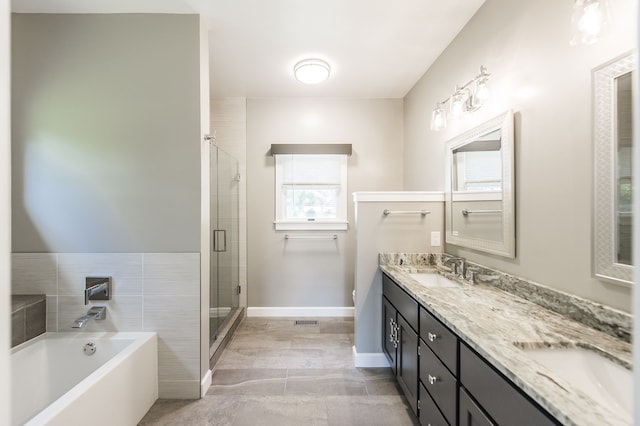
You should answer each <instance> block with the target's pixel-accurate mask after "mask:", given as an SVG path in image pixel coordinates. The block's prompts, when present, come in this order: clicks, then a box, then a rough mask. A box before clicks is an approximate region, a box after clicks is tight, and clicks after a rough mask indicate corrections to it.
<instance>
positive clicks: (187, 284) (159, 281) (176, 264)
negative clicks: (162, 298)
mask: <svg viewBox="0 0 640 426" xmlns="http://www.w3.org/2000/svg"><path fill="white" fill-rule="evenodd" d="M144 294H145V295H200V253H145V255H144Z"/></svg>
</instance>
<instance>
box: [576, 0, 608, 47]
mask: <svg viewBox="0 0 640 426" xmlns="http://www.w3.org/2000/svg"><path fill="white" fill-rule="evenodd" d="M609 18H610V11H609V2H608V0H575V2H574V4H573V12H572V14H571V41H570V44H571V45H572V46H575V45H578V44H593V43H595V42H597V41H598V39H599V38H600V37H601V36H602V32H603V30H604V28H605V26H606V25H607V21H608V20H609Z"/></svg>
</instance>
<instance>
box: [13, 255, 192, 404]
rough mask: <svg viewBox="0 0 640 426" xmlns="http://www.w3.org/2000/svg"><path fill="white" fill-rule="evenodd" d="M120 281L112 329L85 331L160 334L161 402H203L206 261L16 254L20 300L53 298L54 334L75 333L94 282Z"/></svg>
mask: <svg viewBox="0 0 640 426" xmlns="http://www.w3.org/2000/svg"><path fill="white" fill-rule="evenodd" d="M91 275H94V276H100V275H103V276H104V275H107V276H111V277H113V295H112V298H111V300H109V301H105V302H100V303H99V302H95V304H96V305H103V304H104V305H106V306H107V318H106V319H105V320H104V321H90V322H89V323H88V324H87V326H86V327H85V328H84V329H83V331H87V332H91V331H155V332H157V333H158V383H159V394H160V398H185V399H189V398H199V396H200V372H199V366H200V312H199V307H200V254H199V253H14V254H13V255H12V293H13V294H43V293H44V294H46V296H47V331H54V332H55V331H61V332H64V331H74V330H72V329H71V323H72V322H73V320H75V319H76V318H78V317H80V316H82V315H84V314H85V313H86V311H87V310H88V308H89V306H85V305H84V296H83V295H84V293H83V289H84V283H85V277H86V276H91Z"/></svg>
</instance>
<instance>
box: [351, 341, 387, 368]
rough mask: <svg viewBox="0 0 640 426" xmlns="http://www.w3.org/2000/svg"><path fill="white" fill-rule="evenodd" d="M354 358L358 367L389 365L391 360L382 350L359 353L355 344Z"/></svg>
mask: <svg viewBox="0 0 640 426" xmlns="http://www.w3.org/2000/svg"><path fill="white" fill-rule="evenodd" d="M353 360H354V362H355V365H356V367H361V368H374V367H389V361H387V357H386V356H385V355H384V354H383V353H382V352H364V353H358V351H357V350H356V347H355V346H353Z"/></svg>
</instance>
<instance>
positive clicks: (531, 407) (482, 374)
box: [459, 343, 559, 426]
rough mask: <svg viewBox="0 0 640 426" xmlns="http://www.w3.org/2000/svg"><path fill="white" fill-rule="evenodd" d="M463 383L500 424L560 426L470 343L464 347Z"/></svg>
mask: <svg viewBox="0 0 640 426" xmlns="http://www.w3.org/2000/svg"><path fill="white" fill-rule="evenodd" d="M459 378H460V384H461V385H462V386H464V388H465V389H466V390H467V391H468V392H469V394H471V395H472V396H473V397H474V398H475V400H476V401H478V403H479V404H480V405H481V406H482V408H483V409H484V411H486V412H487V414H488V415H489V416H490V417H491V418H492V419H493V420H494V421H495V422H496V423H498V424H503V425H522V426H527V425H530V426H543V425H555V424H559V423H558V422H557V421H555V419H552V418H551V417H550V416H549V415H548V414H547V413H546V412H545V411H543V410H542V409H541V408H539V407H538V406H537V405H536V404H535V403H534V402H532V401H530V400H529V399H528V397H526V396H525V395H524V394H523V393H522V392H521V391H520V390H519V389H517V388H516V387H515V386H514V385H513V384H511V382H510V381H509V380H508V379H507V378H505V377H503V376H502V374H501V373H499V372H498V371H496V370H495V369H494V368H493V367H492V366H490V365H489V364H488V363H487V362H486V361H485V360H484V359H483V358H482V357H481V356H480V355H478V354H477V353H475V352H474V351H473V350H472V349H471V348H469V347H468V346H467V345H466V344H464V343H461V344H460V376H459Z"/></svg>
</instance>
